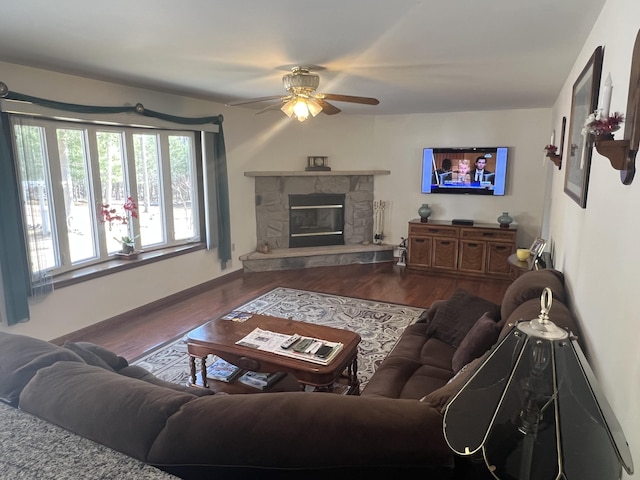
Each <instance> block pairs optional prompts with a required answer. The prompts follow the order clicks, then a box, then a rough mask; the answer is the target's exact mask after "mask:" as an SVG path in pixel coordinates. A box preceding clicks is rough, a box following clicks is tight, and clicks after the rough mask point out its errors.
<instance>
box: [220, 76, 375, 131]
mask: <svg viewBox="0 0 640 480" xmlns="http://www.w3.org/2000/svg"><path fill="white" fill-rule="evenodd" d="M282 84H283V86H284V88H285V90H286V91H288V92H289V95H286V96H280V95H275V96H271V97H261V98H253V99H250V100H240V101H237V102H232V103H228V104H227V106H238V105H246V104H249V103H257V102H265V101H270V100H280V101H281V102H282V103H283V105H282V106H281V107H280V110H282V111H283V112H284V113H285V114H286V115H287V116H288V117H292V116H295V117H296V118H297V119H298V120H299V121H301V122H304V121H305V120H306V119H307V118H309V114H311V115H312V116H314V117H315V116H316V115H318V114H319V113H320V112H323V113H325V114H326V115H335V114H337V113H340V112H341V110H340V109H339V108H338V107H336V106H335V105H332V104H331V103H329V102H327V100H332V101H336V102H350V103H360V104H364V105H378V104H379V103H380V101H379V100H378V99H377V98H370V97H354V96H352V95H338V94H332V93H317V92H316V89H317V88H318V85H320V76H319V75H318V74H317V73H313V72H310V71H309V67H294V68H292V69H291V73H287V74H286V75H284V76H283V77H282ZM279 105H280V104H274V105H269V106H268V107H266V108H263V109H262V110H260V111H258V112H256V113H262V112H266V111H267V110H273V109H275V108H277V107H278V106H279Z"/></svg>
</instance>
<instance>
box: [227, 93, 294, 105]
mask: <svg viewBox="0 0 640 480" xmlns="http://www.w3.org/2000/svg"><path fill="white" fill-rule="evenodd" d="M282 98H283V97H282V95H272V96H270V97H259V98H250V99H249V100H238V101H237V102H229V103H227V104H225V105H226V106H227V107H236V106H238V105H246V104H248V103H258V102H267V101H269V100H281V99H282Z"/></svg>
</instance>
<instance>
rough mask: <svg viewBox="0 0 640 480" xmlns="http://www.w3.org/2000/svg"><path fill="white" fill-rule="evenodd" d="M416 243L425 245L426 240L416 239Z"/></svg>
mask: <svg viewBox="0 0 640 480" xmlns="http://www.w3.org/2000/svg"><path fill="white" fill-rule="evenodd" d="M414 241H415V242H416V243H424V242H425V241H426V240H425V239H424V238H415V239H414Z"/></svg>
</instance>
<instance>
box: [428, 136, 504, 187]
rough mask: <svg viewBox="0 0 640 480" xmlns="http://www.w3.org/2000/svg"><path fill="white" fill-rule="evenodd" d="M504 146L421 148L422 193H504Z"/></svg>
mask: <svg viewBox="0 0 640 480" xmlns="http://www.w3.org/2000/svg"><path fill="white" fill-rule="evenodd" d="M508 150H509V149H508V148H507V147H486V148H485V147H469V148H425V149H424V151H423V154H422V193H457V194H470V195H504V192H505V183H506V180H507V156H508V155H507V154H508Z"/></svg>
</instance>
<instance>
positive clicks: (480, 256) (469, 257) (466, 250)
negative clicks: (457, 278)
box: [458, 240, 487, 273]
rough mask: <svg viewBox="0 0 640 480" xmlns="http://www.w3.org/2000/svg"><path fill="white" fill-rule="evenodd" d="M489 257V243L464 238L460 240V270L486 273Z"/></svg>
mask: <svg viewBox="0 0 640 480" xmlns="http://www.w3.org/2000/svg"><path fill="white" fill-rule="evenodd" d="M486 258H487V244H486V243H485V242H475V241H469V240H463V241H462V242H460V262H459V264H458V270H460V271H461V272H469V273H484V271H485V269H484V266H485V262H486Z"/></svg>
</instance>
